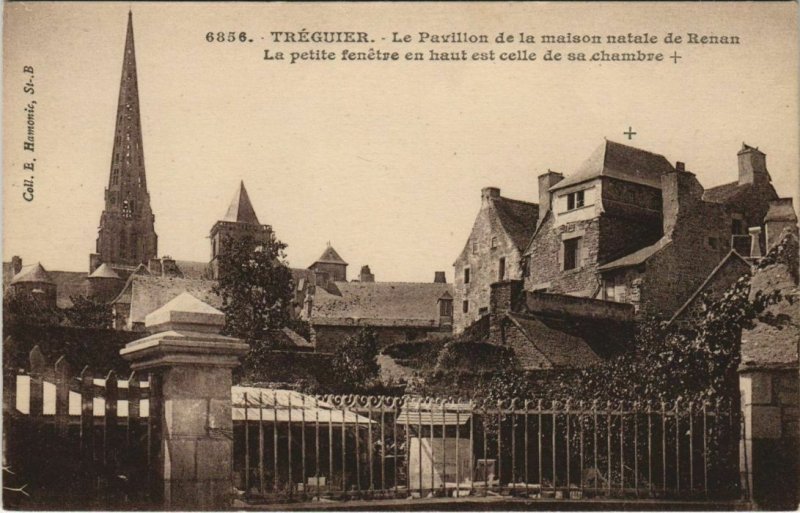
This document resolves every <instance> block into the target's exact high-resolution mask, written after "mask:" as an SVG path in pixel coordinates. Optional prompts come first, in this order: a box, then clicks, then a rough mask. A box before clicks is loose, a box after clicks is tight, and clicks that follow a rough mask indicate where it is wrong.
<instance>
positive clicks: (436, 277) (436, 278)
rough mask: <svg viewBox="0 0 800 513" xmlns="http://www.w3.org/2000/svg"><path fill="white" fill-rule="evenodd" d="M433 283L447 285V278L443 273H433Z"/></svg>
mask: <svg viewBox="0 0 800 513" xmlns="http://www.w3.org/2000/svg"><path fill="white" fill-rule="evenodd" d="M433 283H447V277H446V276H445V274H444V271H436V272H435V273H433Z"/></svg>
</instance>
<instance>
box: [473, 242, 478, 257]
mask: <svg viewBox="0 0 800 513" xmlns="http://www.w3.org/2000/svg"><path fill="white" fill-rule="evenodd" d="M472 254H473V255H477V254H478V243H477V242H475V241H473V242H472Z"/></svg>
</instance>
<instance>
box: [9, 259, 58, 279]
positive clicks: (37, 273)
mask: <svg viewBox="0 0 800 513" xmlns="http://www.w3.org/2000/svg"><path fill="white" fill-rule="evenodd" d="M11 283H12V284H14V283H54V282H53V279H52V278H51V277H50V274H49V273H48V272H47V271H45V270H44V267H42V264H40V263H39V262H36V263H35V264H33V265H26V266H24V267H23V268H22V269H21V270H20V271H19V273H17V274H16V275H15V276H14V277H13V278H11Z"/></svg>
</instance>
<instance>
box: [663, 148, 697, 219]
mask: <svg viewBox="0 0 800 513" xmlns="http://www.w3.org/2000/svg"><path fill="white" fill-rule="evenodd" d="M702 197H703V186H702V185H700V182H698V181H697V178H696V177H695V176H694V174H693V173H690V172H689V171H686V165H685V164H684V163H683V162H676V163H675V170H674V171H670V172H668V173H666V174H664V175H661V214H662V217H663V229H664V235H671V234H672V233H673V230H674V229H675V227H676V226H677V225H678V217H679V216H680V215H681V211H686V210H691V209H692V208H693V207H694V205H695V204H696V203H698V202H699V201H702Z"/></svg>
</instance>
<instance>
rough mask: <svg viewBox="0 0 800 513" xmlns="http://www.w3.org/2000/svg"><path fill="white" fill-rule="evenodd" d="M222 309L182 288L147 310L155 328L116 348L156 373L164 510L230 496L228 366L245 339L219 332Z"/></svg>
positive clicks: (224, 503)
mask: <svg viewBox="0 0 800 513" xmlns="http://www.w3.org/2000/svg"><path fill="white" fill-rule="evenodd" d="M224 324H225V315H224V314H223V313H222V312H220V311H219V310H217V309H216V308H213V307H212V306H209V305H207V304H206V303H203V302H202V301H200V300H199V299H197V298H195V297H194V296H192V295H191V294H189V293H187V292H184V293H183V294H181V295H179V296H178V297H176V298H175V299H173V300H172V301H170V302H168V303H167V304H165V305H164V306H162V307H161V308H159V309H158V310H156V311H154V312H152V313H150V314H149V315H147V316H146V317H145V327H146V329H147V330H148V331H150V332H152V333H153V334H152V335H150V336H147V337H145V338H142V339H139V340H136V341H134V342H131V343H129V344H127V345H126V346H125V348H123V349H122V350H121V351H120V354H121V355H122V357H123V358H125V359H126V360H128V361H130V362H131V368H132V369H134V370H148V371H151V372H153V373H154V378H155V380H154V381H155V383H156V386H155V389H154V390H152V391H151V393H153V394H155V400H154V401H153V402H152V403H151V404H155V405H157V407H156V408H154V410H156V411H152V412H151V413H150V414H151V415H158V416H159V417H160V419H161V420H160V432H161V451H160V458H159V471H160V475H161V478H162V480H163V488H162V493H163V500H164V504H163V506H164V509H171V510H206V509H222V508H228V507H230V505H231V499H232V496H233V480H232V471H233V441H232V433H233V420H232V418H231V386H232V384H233V383H232V370H233V368H235V367H237V366H238V365H239V358H240V357H242V356H243V355H244V354H245V353H246V352H247V350H248V349H249V346H248V345H247V344H245V343H243V342H242V341H241V340H240V339H238V338H234V337H227V336H223V335H220V334H219V332H220V330H221V329H222V327H223V325H224Z"/></svg>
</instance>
